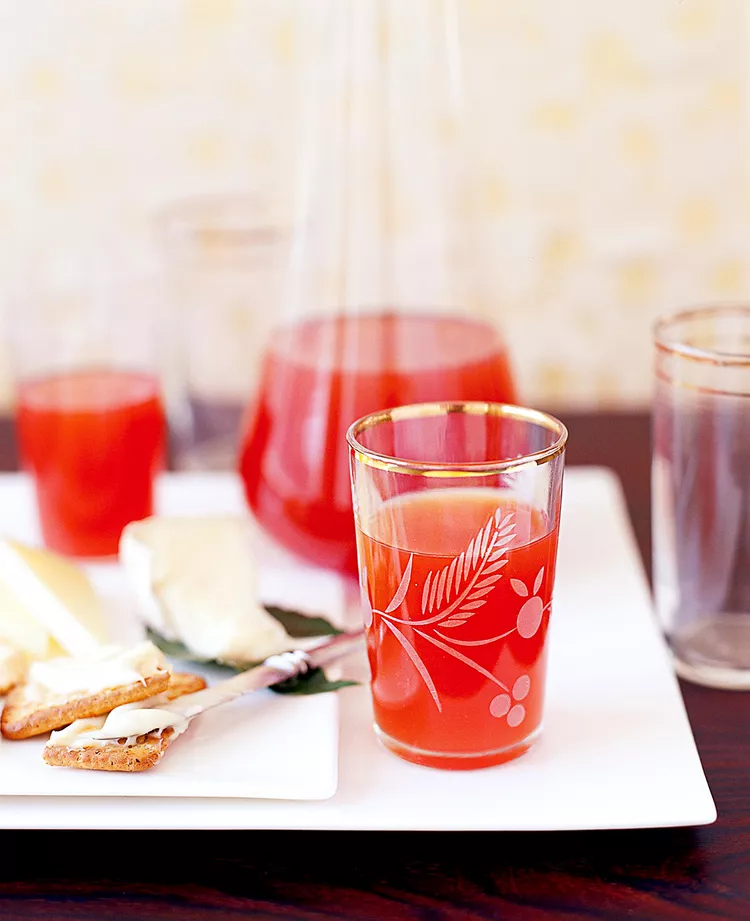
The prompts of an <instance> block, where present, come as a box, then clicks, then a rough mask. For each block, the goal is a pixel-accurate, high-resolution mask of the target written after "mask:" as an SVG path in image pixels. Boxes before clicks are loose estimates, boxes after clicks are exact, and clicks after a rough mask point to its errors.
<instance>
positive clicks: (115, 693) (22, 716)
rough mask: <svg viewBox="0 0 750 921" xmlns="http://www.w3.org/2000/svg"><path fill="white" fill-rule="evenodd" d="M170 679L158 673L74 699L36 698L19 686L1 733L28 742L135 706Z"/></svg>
mask: <svg viewBox="0 0 750 921" xmlns="http://www.w3.org/2000/svg"><path fill="white" fill-rule="evenodd" d="M169 676H170V672H169V671H168V670H167V669H158V670H157V671H156V672H155V673H154V674H151V675H147V676H146V677H144V678H143V680H142V681H134V682H133V683H132V684H126V685H120V686H119V687H112V688H106V689H105V690H103V691H97V692H96V693H94V694H87V693H81V694H76V695H72V696H55V695H52V694H48V695H45V696H44V697H35V696H34V694H33V691H31V690H30V688H29V686H28V685H26V684H21V685H17V686H16V687H15V688H13V690H12V691H11V692H10V693H9V694H8V696H7V697H6V699H5V706H4V707H3V712H2V716H0V732H1V733H2V735H3V736H4V737H5V738H6V739H28V738H30V737H31V736H38V735H43V734H44V733H46V732H52V730H54V729H61V728H62V727H63V726H69V725H70V724H71V723H72V722H74V721H75V720H79V719H87V718H89V717H93V716H101V715H102V714H104V713H109V711H110V710H114V708H115V707H119V706H120V704H130V703H135V702H136V701H138V700H145V698H147V697H153V696H154V694H159V693H160V692H161V691H165V690H166V689H167V687H168V686H169Z"/></svg>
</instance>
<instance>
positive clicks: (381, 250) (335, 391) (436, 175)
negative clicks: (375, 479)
mask: <svg viewBox="0 0 750 921" xmlns="http://www.w3.org/2000/svg"><path fill="white" fill-rule="evenodd" d="M304 9H305V10H306V11H307V12H308V14H309V15H310V17H311V20H310V22H308V23H307V25H306V31H305V34H306V35H308V36H309V37H310V47H309V48H308V51H309V53H310V57H309V59H308V60H307V65H306V69H305V78H306V90H307V103H308V112H307V115H308V118H307V122H306V132H305V136H304V138H303V153H304V156H303V158H302V163H301V176H300V179H301V182H300V196H299V203H298V213H297V220H296V225H295V229H294V234H293V239H292V244H291V259H290V264H289V272H288V277H287V282H288V284H287V289H286V295H285V300H284V308H283V313H282V316H281V317H280V318H279V322H278V324H277V326H276V327H275V329H274V330H273V333H272V336H271V338H270V339H269V342H268V347H267V349H266V352H265V355H264V358H263V364H262V368H261V374H260V383H259V386H258V388H257V389H256V390H255V392H254V393H253V395H252V397H251V398H250V399H249V401H248V406H247V411H246V416H245V420H244V424H243V438H242V444H241V456H240V459H239V467H240V472H241V475H242V478H243V481H244V484H245V491H246V495H247V500H248V502H249V505H250V507H251V509H252V510H253V512H254V513H255V515H256V517H257V518H258V520H259V521H260V523H261V524H262V525H263V526H264V527H265V528H266V529H267V531H268V532H270V533H271V534H272V535H274V536H275V537H276V538H277V539H278V540H280V541H281V542H282V543H283V544H285V545H286V546H287V547H288V548H290V549H292V550H293V551H295V552H296V553H298V554H300V555H301V556H303V557H305V558H307V559H308V560H310V561H313V562H315V563H317V564H320V565H323V566H326V567H331V568H333V569H336V570H339V571H341V572H343V573H347V574H349V575H351V576H353V577H356V544H355V532H354V520H353V514H352V507H351V494H350V487H349V472H348V461H347V453H346V444H345V434H346V430H347V428H348V426H349V425H350V424H351V423H352V422H353V421H354V420H355V419H356V418H358V417H360V416H362V415H364V414H365V413H368V412H372V411H375V410H378V409H382V408H386V407H392V406H396V405H399V404H404V403H413V402H421V401H428V400H449V399H452V400H495V401H507V402H515V400H516V388H515V382H514V375H513V372H512V370H511V363H510V360H509V356H508V351H507V348H506V343H505V339H504V336H503V332H502V330H501V329H500V328H498V326H497V324H496V323H495V322H494V321H493V320H491V319H490V317H491V315H492V311H491V309H490V308H489V306H488V304H487V301H486V292H485V291H484V289H483V286H482V276H481V270H480V259H479V258H478V254H477V250H476V238H475V230H476V228H475V227H474V226H473V225H472V223H471V220H470V217H471V207H470V196H469V192H468V186H467V178H468V173H469V171H470V161H469V159H468V155H467V151H466V149H465V146H464V136H463V132H462V130H461V116H462V104H461V85H460V84H461V80H460V70H461V68H460V60H459V57H460V56H459V40H458V28H457V17H456V8H455V5H454V2H452V0H417V2H409V3H403V2H396V0H357V2H352V0H328V2H322V3H316V4H308V5H304Z"/></svg>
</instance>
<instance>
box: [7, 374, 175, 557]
mask: <svg viewBox="0 0 750 921" xmlns="http://www.w3.org/2000/svg"><path fill="white" fill-rule="evenodd" d="M17 427H18V440H19V448H20V453H21V458H22V461H23V464H24V467H25V468H26V469H27V470H28V471H29V472H30V473H31V474H32V475H33V477H34V485H35V489H36V496H37V504H38V508H39V517H40V523H41V528H42V534H43V537H44V541H45V543H46V544H47V546H48V547H50V548H51V549H53V550H57V551H59V552H61V553H67V554H71V555H74V556H82V557H93V556H111V555H114V554H116V553H117V551H118V544H119V539H120V534H121V532H122V529H123V528H124V526H125V525H126V524H127V523H128V522H130V521H135V520H137V519H140V518H145V517H146V516H148V515H150V514H151V513H152V511H153V503H152V495H153V481H154V477H155V475H156V473H157V472H158V471H159V470H161V469H162V467H163V465H164V450H165V440H166V423H165V418H164V410H163V407H162V402H161V398H160V395H159V384H158V381H157V379H156V378H155V377H153V376H152V375H149V374H140V373H136V372H127V371H109V370H95V371H82V372H75V373H70V374H59V375H53V376H49V377H44V378H37V379H35V380H30V381H26V382H24V383H23V384H21V386H20V390H19V394H18V406H17Z"/></svg>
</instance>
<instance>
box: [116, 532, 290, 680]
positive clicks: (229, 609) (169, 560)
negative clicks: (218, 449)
mask: <svg viewBox="0 0 750 921" xmlns="http://www.w3.org/2000/svg"><path fill="white" fill-rule="evenodd" d="M120 563H121V565H122V568H123V571H124V573H125V575H126V577H127V579H128V581H129V584H130V586H131V589H132V592H133V597H134V599H135V606H136V612H137V614H138V615H139V617H140V619H141V620H142V621H143V623H144V624H146V625H147V626H149V627H151V628H152V629H153V630H155V631H156V632H157V633H159V634H161V635H162V636H163V637H165V638H166V639H168V640H179V641H180V642H181V643H183V644H184V645H185V646H186V647H187V648H188V649H189V650H190V652H191V653H193V654H194V655H196V656H199V657H201V658H206V659H219V660H223V661H228V662H256V661H259V660H261V659H264V658H266V656H269V655H273V654H275V653H278V652H282V651H284V650H287V649H291V648H293V646H294V645H295V641H294V640H293V639H292V638H291V637H290V636H289V634H288V633H287V632H286V630H285V629H284V628H283V626H282V625H281V624H280V623H279V622H278V621H277V620H276V619H275V618H274V617H272V616H271V615H270V614H269V613H268V612H267V611H266V610H265V608H263V606H262V605H261V604H260V600H259V596H258V585H259V580H258V571H257V563H256V559H255V554H254V549H253V545H252V540H251V533H250V528H249V523H248V522H247V521H246V520H245V519H244V518H242V517H240V516H231V515H217V516H210V515H208V516H204V515H201V516H174V517H169V516H159V515H155V516H153V517H151V518H145V519H143V520H141V521H136V522H132V523H131V524H129V525H127V526H126V527H125V529H124V531H123V533H122V537H121V539H120Z"/></svg>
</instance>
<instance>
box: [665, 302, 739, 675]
mask: <svg viewBox="0 0 750 921" xmlns="http://www.w3.org/2000/svg"><path fill="white" fill-rule="evenodd" d="M654 344H655V389H654V404H653V462H652V500H653V502H652V510H653V575H654V592H655V599H656V610H657V615H658V617H659V621H660V623H661V626H662V628H663V630H664V632H665V634H666V638H667V640H668V642H669V645H670V647H671V650H672V654H673V658H674V662H675V667H676V670H677V672H678V673H679V674H680V675H681V676H682V677H684V678H687V679H689V680H691V681H695V682H697V683H699V684H706V685H711V686H715V687H725V688H750V305H736V306H735V305H727V306H706V307H701V308H697V309H694V310H686V311H683V312H681V313H678V314H674V315H672V316H665V317H662V318H661V319H659V320H658V322H657V323H656V326H655V329H654Z"/></svg>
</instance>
